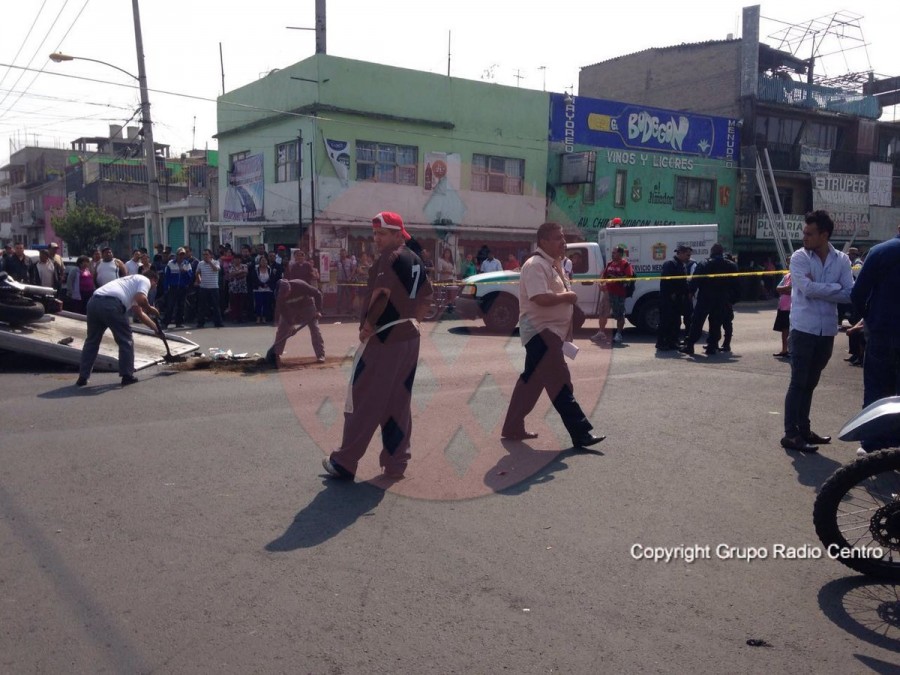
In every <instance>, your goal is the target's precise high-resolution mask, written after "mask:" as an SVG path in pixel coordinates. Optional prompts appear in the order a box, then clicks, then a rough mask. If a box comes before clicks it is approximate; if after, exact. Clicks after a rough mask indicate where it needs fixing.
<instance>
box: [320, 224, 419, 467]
mask: <svg viewBox="0 0 900 675" xmlns="http://www.w3.org/2000/svg"><path fill="white" fill-rule="evenodd" d="M372 228H373V234H374V237H375V246H376V248H377V249H378V252H379V253H380V255H379V257H378V260H377V261H376V262H375V264H374V265H372V267H371V268H370V269H369V282H368V286H367V288H366V296H365V298H364V301H363V307H364V308H365V310H364V314H363V317H362V320H361V321H360V324H359V341H360V345H359V347H358V348H357V350H356V357H355V358H354V360H353V371H352V375H351V377H350V388H349V391H348V394H347V403H346V405H345V407H344V433H343V437H342V440H341V446H340V447H339V448H338V449H337V450H335V451H334V452H332V453H331V456H330V457H326V458H324V459H323V460H322V466H324V467H325V471H326V472H327V473H328V475H329V476H331V477H333V478H339V479H344V480H353V478H354V477H355V476H356V469H357V466H358V465H359V460H360V459H361V458H362V456H363V454H365V452H366V448H367V447H368V446H369V441H370V440H371V439H372V435H373V434H374V433H375V430H376V429H377V428H378V427H379V426H380V427H381V444H382V450H381V455H380V457H379V460H378V461H379V464H380V465H381V468H382V470H383V471H384V475H385V476H388V477H390V478H402V477H403V474H404V472H405V471H406V465H407V463H408V462H409V458H410V451H409V447H410V436H411V433H412V410H411V403H412V387H413V381H414V380H415V377H416V364H417V363H418V360H419V323H418V320H420V319H421V318H422V315H423V314H424V312H425V310H426V309H427V308H428V305H429V302H430V299H431V295H432V288H431V283H430V282H429V281H428V278H427V277H426V275H425V266H424V264H423V262H422V259H421V258H419V256H418V255H416V254H415V253H414V252H413V251H412V250H411V249H410V248H409V247H407V246H406V242H407V241H408V240H409V239H411V237H410V236H409V233H408V232H407V231H406V228H405V227H404V226H403V219H402V218H401V217H400V216H399V215H397V214H396V213H392V212H390V211H382V212H381V213H379V214H378V215H377V216H375V217H374V218H373V219H372Z"/></svg>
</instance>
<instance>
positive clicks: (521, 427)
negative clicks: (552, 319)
mask: <svg viewBox="0 0 900 675" xmlns="http://www.w3.org/2000/svg"><path fill="white" fill-rule="evenodd" d="M562 343H563V341H562V339H561V338H560V337H559V336H558V335H556V334H555V333H553V332H551V331H549V330H543V331H541V332H540V333H538V334H537V335H535V336H534V337H533V338H531V339H530V340H529V341H528V344H526V345H525V369H524V370H523V371H522V374H521V375H520V376H519V379H518V380H517V381H516V388H515V389H514V390H513V395H512V399H510V402H509V409H507V411H506V420H505V421H504V422H503V431H502V432H501V434H502V435H503V436H516V435H521V434H523V433H524V432H525V417H526V416H527V415H528V413H530V412H531V411H532V410H533V409H534V406H535V405H536V404H537V401H538V398H540V396H541V392H542V391H546V392H547V396H549V397H550V400H551V401H552V402H553V407H554V408H556V412H558V413H559V416H560V417H561V418H562V421H563V424H564V425H565V427H566V431H568V432H569V435H570V436H571V437H572V439H573V440H574V439H577V438H580V437H581V436H583V435H584V434H586V433H587V432H588V431H590V430H591V429H593V426H592V425H591V423H590V422H589V421H588V419H587V417H585V415H584V412H583V411H582V410H581V406H580V405H578V401H576V400H575V396H574V395H573V393H572V376H571V375H570V373H569V366H568V365H566V358H565V356H563V351H562Z"/></svg>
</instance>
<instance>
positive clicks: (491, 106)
mask: <svg viewBox="0 0 900 675" xmlns="http://www.w3.org/2000/svg"><path fill="white" fill-rule="evenodd" d="M292 77H293V78H304V79H302V80H298V79H291V78H292ZM308 80H312V81H308ZM548 101H549V98H548V94H546V93H544V92H535V91H530V90H523V89H517V88H515V87H503V86H499V85H494V84H487V83H484V82H476V81H470V80H463V79H459V78H452V77H445V76H442V75H437V74H434V73H423V72H419V71H414V70H408V69H403V68H394V67H390V66H383V65H379V64H374V63H367V62H363V61H354V60H349V59H342V58H338V57H333V56H327V55H317V56H314V57H311V58H309V59H306V60H305V61H302V62H300V63H297V64H294V65H292V66H290V67H287V68H284V69H282V70H278V71H275V72H273V73H270V74H269V75H268V76H266V77H264V78H261V79H260V80H258V81H257V82H253V83H251V84H249V85H246V86H244V87H241V88H239V89H236V90H234V91H232V92H228V93H227V94H225V95H224V96H222V97H219V99H218V120H219V133H218V138H219V152H220V154H221V155H222V163H223V165H224V166H225V168H226V170H227V168H228V162H229V157H230V156H231V155H233V154H234V153H237V152H244V151H247V152H249V153H250V154H251V155H255V154H259V153H262V154H263V155H264V157H265V160H264V172H265V182H266V205H265V207H264V210H265V213H266V217H267V219H270V220H288V219H290V218H296V203H297V195H296V192H297V182H296V181H293V182H288V183H282V184H275V183H274V175H275V146H276V145H277V144H279V143H284V142H288V141H291V140H292V139H296V137H297V134H298V132H302V134H303V139H304V148H303V152H304V158H303V163H304V168H303V179H304V180H303V185H302V187H301V189H302V191H303V193H304V197H303V206H304V220H305V221H308V219H309V217H310V211H309V203H308V199H309V198H308V195H309V189H310V185H309V176H310V173H311V171H310V167H309V165H308V162H309V156H308V155H309V148H308V146H307V145H306V143H307V142H308V141H310V140H312V141H313V150H314V162H315V166H316V174H317V175H318V176H319V184H318V185H317V198H316V199H317V204H316V207H317V211H320V212H321V211H325V212H326V214H327V211H328V209H329V207H330V206H332V205H333V207H334V208H333V209H332V213H331V214H330V216H331V217H332V218H334V219H340V218H344V219H346V220H347V221H348V222H351V223H352V222H356V221H359V222H367V221H368V219H369V218H370V217H371V215H372V212H373V211H372V210H373V208H375V210H376V211H377V210H378V208H379V206H380V207H381V208H387V206H381V205H380V204H377V203H373V183H372V182H369V181H366V182H364V183H357V182H356V156H355V142H356V141H360V140H362V141H373V142H380V143H395V144H399V145H410V146H415V147H416V148H417V149H418V185H417V186H398V185H387V184H378V185H377V188H378V192H377V194H378V195H379V196H383V197H384V199H385V201H384V202H383V203H390V204H392V205H394V206H395V207H396V208H395V210H397V211H399V212H401V213H403V214H404V216H405V217H408V218H409V219H410V220H411V221H412V222H420V223H422V222H425V223H429V222H433V220H432V218H433V215H434V213H435V210H434V209H433V208H429V202H431V204H430V205H431V206H432V207H433V195H432V194H430V193H428V192H427V191H426V190H424V189H423V186H424V182H425V164H426V158H425V156H426V153H431V152H446V153H454V154H458V155H459V164H460V180H459V186H458V187H459V190H458V194H457V195H454V198H455V199H458V201H459V202H460V204H459V205H458V209H456V210H455V211H454V214H463V215H462V217H461V218H460V217H454V218H452V220H453V222H455V223H457V224H460V223H461V224H467V225H485V226H494V227H504V226H509V227H532V226H533V227H534V228H536V227H537V225H539V224H540V223H541V222H542V221H543V219H544V204H545V201H544V200H545V196H544V195H545V187H546V180H547V111H548ZM313 113H315V117H314V116H313ZM323 136H325V137H327V138H332V139H337V140H344V141H348V142H349V143H350V146H349V148H348V150H349V153H350V171H349V182H347V183H341V181H340V179H339V177H338V174H337V173H336V171H335V170H334V168H333V166H332V164H331V162H330V160H329V158H328V156H327V154H326V151H325V147H324V143H323V141H322V137H323ZM475 153H478V154H486V155H494V156H501V157H511V158H516V159H523V160H524V161H525V169H524V187H523V191H524V194H523V195H521V196H509V195H498V194H493V193H481V192H479V193H476V192H473V191H471V190H470V188H471V162H472V155H473V154H475ZM219 180H220V195H222V194H224V191H225V189H226V188H227V186H228V182H227V181H228V175H227V171H222V172H220V179H219ZM220 203H222V200H220Z"/></svg>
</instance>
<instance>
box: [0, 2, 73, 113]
mask: <svg viewBox="0 0 900 675" xmlns="http://www.w3.org/2000/svg"><path fill="white" fill-rule="evenodd" d="M68 4H69V0H65V2H63V6H62V7H61V8H60V10H59V12H57V14H56V17H55V18H54V19H53V23H52V24H50V28H48V29H47V34H46V35H44V39H43V40H41V43H40V44H39V45H38V46H37V49H35V50H34V54H32V55H31V58H30V59H28V66H30V65H31V64H32V63H33V62H34V59H35V57H36V56H37V55H38V53H39V52H40V51H41V49H42V48H43V47H44V43H45V42H46V41H47V38H49V37H50V33H51V31H52V30H53V29H54V27H55V26H56V22H57V21H59V17H60V16H62V13H63V11H64V10H65V9H66V5H68ZM38 72H39V73H40V72H42V70H41V71H38ZM24 76H25V73H24V72H23V73H22V74H21V75H19V77H18V78H16V81H15V82H13V85H12V86H13V87H15V86H16V85H17V84H19V80H21V79H22V78H23V77H24ZM35 78H37V75H35V77H34V78H32V80H31V83H29V85H28V87H30V86H31V84H33V83H34V80H35ZM28 87H25V89H26V91H27V89H28ZM7 96H8V95H7ZM7 96H4V97H3V98H2V99H0V108H2V107H3V104H4V103H5V102H6V98H7ZM19 98H21V96H20V97H19ZM16 101H18V99H16ZM16 101H13V105H15V103H16ZM11 109H12V107H10V108H7V109H6V110H5V111H3V110H0V119H3V117H4V116H5V115H6V113H7V112H9V110H11Z"/></svg>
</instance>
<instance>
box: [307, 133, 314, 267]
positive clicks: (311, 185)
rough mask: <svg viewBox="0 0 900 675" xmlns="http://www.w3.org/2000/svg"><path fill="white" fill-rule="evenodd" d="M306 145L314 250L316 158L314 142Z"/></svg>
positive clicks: (311, 232) (310, 236) (311, 244)
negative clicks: (307, 149)
mask: <svg viewBox="0 0 900 675" xmlns="http://www.w3.org/2000/svg"><path fill="white" fill-rule="evenodd" d="M306 145H307V147H308V148H309V212H310V213H309V248H310V250H312V248H313V244H314V243H315V238H316V158H315V156H314V155H313V142H312V141H309V143H307V144H306Z"/></svg>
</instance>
